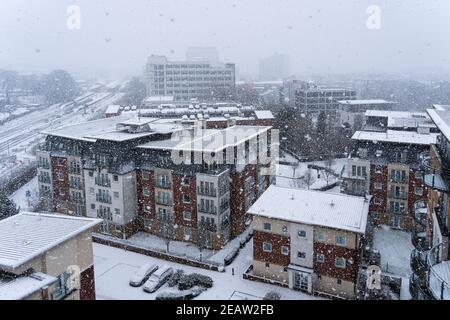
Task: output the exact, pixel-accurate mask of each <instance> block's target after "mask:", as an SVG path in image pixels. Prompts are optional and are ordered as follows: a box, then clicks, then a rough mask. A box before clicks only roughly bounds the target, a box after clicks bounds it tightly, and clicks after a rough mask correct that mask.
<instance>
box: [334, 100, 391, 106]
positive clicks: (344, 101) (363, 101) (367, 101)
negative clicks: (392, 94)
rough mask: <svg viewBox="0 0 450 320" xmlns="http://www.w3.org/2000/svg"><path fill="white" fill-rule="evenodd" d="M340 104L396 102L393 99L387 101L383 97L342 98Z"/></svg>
mask: <svg viewBox="0 0 450 320" xmlns="http://www.w3.org/2000/svg"><path fill="white" fill-rule="evenodd" d="M338 102H339V103H340V104H350V105H358V104H395V102H393V101H386V100H383V99H366V100H341V101H338Z"/></svg>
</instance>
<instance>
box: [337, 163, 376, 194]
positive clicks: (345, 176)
mask: <svg viewBox="0 0 450 320" xmlns="http://www.w3.org/2000/svg"><path fill="white" fill-rule="evenodd" d="M341 178H342V185H341V192H342V193H345V194H349V195H354V196H362V197H364V196H367V195H368V194H369V191H370V190H369V187H370V161H369V160H367V159H359V158H349V159H347V162H346V164H345V165H344V168H343V170H342V175H341Z"/></svg>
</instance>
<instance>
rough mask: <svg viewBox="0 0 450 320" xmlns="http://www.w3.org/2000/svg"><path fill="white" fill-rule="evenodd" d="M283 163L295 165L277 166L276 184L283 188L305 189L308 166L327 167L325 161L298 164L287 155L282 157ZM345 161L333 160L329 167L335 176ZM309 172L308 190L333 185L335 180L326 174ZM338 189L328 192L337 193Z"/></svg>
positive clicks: (313, 170)
mask: <svg viewBox="0 0 450 320" xmlns="http://www.w3.org/2000/svg"><path fill="white" fill-rule="evenodd" d="M282 160H284V161H288V162H290V163H292V164H295V165H289V164H278V165H277V176H276V184H277V185H279V186H283V187H293V188H302V189H307V188H308V183H306V182H305V179H304V177H305V174H306V173H307V172H308V165H310V164H314V165H318V166H322V167H327V165H326V161H315V162H298V161H297V160H296V159H295V158H293V157H292V156H289V155H284V156H283V159H282ZM346 161H347V159H345V158H344V159H342V158H341V159H334V160H333V163H332V165H331V170H333V171H334V172H335V173H336V174H337V175H339V174H340V173H341V171H342V168H343V167H344V165H345V163H346ZM310 172H311V179H310V180H311V182H310V186H309V189H311V190H317V189H320V188H323V187H325V186H327V185H331V184H334V183H335V182H336V181H337V178H336V177H335V176H333V175H331V174H328V177H327V174H326V173H325V172H324V171H323V170H316V169H310ZM339 189H340V188H339V187H335V188H333V189H331V190H329V192H337V193H339Z"/></svg>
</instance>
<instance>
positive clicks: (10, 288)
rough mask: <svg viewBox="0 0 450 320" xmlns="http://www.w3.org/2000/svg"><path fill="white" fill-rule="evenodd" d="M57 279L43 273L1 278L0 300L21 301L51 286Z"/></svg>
mask: <svg viewBox="0 0 450 320" xmlns="http://www.w3.org/2000/svg"><path fill="white" fill-rule="evenodd" d="M56 281H58V279H57V278H55V277H52V276H50V275H48V274H45V273H41V272H34V273H32V274H29V275H23V276H18V277H17V278H8V277H5V276H3V277H2V276H0V300H21V299H25V298H27V297H29V296H31V295H32V294H33V293H36V292H38V291H39V290H41V289H43V288H45V287H47V286H50V285H51V284H53V283H55V282H56Z"/></svg>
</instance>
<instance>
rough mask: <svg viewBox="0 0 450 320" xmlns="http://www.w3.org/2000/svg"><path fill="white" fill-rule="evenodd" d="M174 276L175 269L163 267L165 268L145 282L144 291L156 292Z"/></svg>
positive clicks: (157, 271)
mask: <svg viewBox="0 0 450 320" xmlns="http://www.w3.org/2000/svg"><path fill="white" fill-rule="evenodd" d="M172 274H173V269H172V268H170V267H168V266H163V267H161V268H159V269H158V270H156V271H155V272H154V273H153V274H152V275H151V276H150V278H148V280H147V281H146V282H145V284H144V291H145V292H149V293H153V292H155V291H156V290H158V289H159V288H161V286H162V285H163V284H164V283H166V282H167V281H169V279H170V277H171V276H172Z"/></svg>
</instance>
